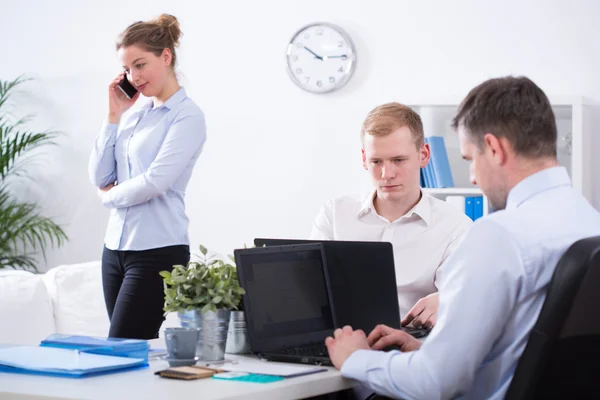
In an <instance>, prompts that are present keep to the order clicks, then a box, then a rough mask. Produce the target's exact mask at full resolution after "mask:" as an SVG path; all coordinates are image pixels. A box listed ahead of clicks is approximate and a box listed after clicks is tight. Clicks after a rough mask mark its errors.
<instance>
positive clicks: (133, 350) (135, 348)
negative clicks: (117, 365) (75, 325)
mask: <svg viewBox="0 0 600 400" xmlns="http://www.w3.org/2000/svg"><path fill="white" fill-rule="evenodd" d="M40 346H43V347H59V348H64V349H77V350H79V351H82V352H86V353H91V354H104V355H110V356H117V357H133V358H143V359H145V360H146V361H148V350H149V348H150V345H149V344H148V342H147V341H145V340H139V339H120V338H102V337H93V336H82V335H62V334H54V335H50V336H48V337H47V338H46V339H44V340H42V342H41V343H40Z"/></svg>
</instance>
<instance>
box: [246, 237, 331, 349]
mask: <svg viewBox="0 0 600 400" xmlns="http://www.w3.org/2000/svg"><path fill="white" fill-rule="evenodd" d="M236 257H237V259H236V262H237V264H238V273H239V275H240V281H241V283H242V286H243V287H244V289H245V290H246V295H245V296H244V302H245V310H246V319H247V323H248V325H249V326H248V329H249V333H250V335H251V336H253V338H251V341H252V342H255V343H256V342H257V341H260V342H263V343H266V342H269V343H271V342H272V343H279V345H283V346H296V345H299V344H303V343H302V342H306V343H310V342H311V341H321V340H322V339H323V338H324V337H325V336H327V335H329V334H331V332H332V331H333V328H334V326H333V318H332V312H331V307H330V304H329V296H328V294H327V287H326V283H325V275H324V269H323V258H322V250H321V247H320V246H319V245H300V246H278V248H257V249H245V250H241V251H239V252H237V253H236ZM252 339H254V340H252ZM276 347H277V346H276ZM253 350H254V349H253Z"/></svg>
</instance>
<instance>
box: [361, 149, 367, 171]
mask: <svg viewBox="0 0 600 400" xmlns="http://www.w3.org/2000/svg"><path fill="white" fill-rule="evenodd" d="M360 152H361V154H362V165H363V168H364V169H367V170H368V168H367V155H366V154H365V149H360Z"/></svg>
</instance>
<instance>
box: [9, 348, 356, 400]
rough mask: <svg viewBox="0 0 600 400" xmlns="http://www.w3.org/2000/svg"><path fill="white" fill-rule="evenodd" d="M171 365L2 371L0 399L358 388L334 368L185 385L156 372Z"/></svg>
mask: <svg viewBox="0 0 600 400" xmlns="http://www.w3.org/2000/svg"><path fill="white" fill-rule="evenodd" d="M153 342H154V341H151V343H152V344H154V343H156V342H154V343H153ZM157 347H164V345H163V346H160V344H159V345H158V346H157ZM233 357H250V356H230V355H226V358H233ZM167 367H168V363H167V362H166V361H164V360H153V361H150V367H149V368H143V369H138V370H134V371H126V372H120V373H114V374H108V375H101V376H95V377H89V378H81V379H73V378H56V377H49V376H40V375H25V374H8V373H0V400H8V399H10V400H58V399H61V400H73V399H99V400H100V399H101V400H119V399H127V400H151V399H165V400H166V399H173V400H188V399H189V400H191V399H202V400H204V399H206V400H210V399H215V400H216V399H218V400H225V399H299V398H305V397H311V396H317V395H320V394H324V393H331V392H336V391H339V390H344V389H348V388H351V387H353V386H354V385H355V384H356V383H355V382H354V381H351V380H348V379H345V378H343V377H342V375H341V374H340V372H339V371H337V370H336V369H335V368H332V367H327V372H320V373H317V374H311V375H306V376H299V377H296V378H288V379H284V380H283V381H279V382H273V383H267V384H259V383H249V382H231V381H222V380H217V379H212V378H207V379H198V380H193V381H182V380H175V379H166V378H161V377H159V376H156V375H154V374H153V373H154V371H158V370H161V369H165V368H167Z"/></svg>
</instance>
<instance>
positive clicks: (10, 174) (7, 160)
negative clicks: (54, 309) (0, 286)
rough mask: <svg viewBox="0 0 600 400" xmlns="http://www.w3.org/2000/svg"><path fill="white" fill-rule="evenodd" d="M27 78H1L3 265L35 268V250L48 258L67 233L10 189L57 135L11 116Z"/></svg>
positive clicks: (0, 226)
mask: <svg viewBox="0 0 600 400" xmlns="http://www.w3.org/2000/svg"><path fill="white" fill-rule="evenodd" d="M28 80H29V79H28V78H25V77H23V76H19V77H18V78H17V79H15V80H13V81H2V80H0V268H23V269H31V270H36V269H37V268H36V265H35V262H34V260H35V258H34V255H35V253H37V252H40V253H41V254H42V255H43V256H44V258H45V257H46V249H47V248H49V247H53V246H61V245H62V244H64V243H65V242H66V240H67V236H66V234H65V232H64V230H63V229H62V228H61V227H60V226H59V225H58V224H56V223H55V222H53V221H52V220H51V219H50V218H46V217H43V216H42V215H41V214H40V209H39V206H38V205H37V204H32V203H27V202H23V201H21V200H17V199H16V198H14V197H13V196H12V195H11V194H9V191H8V186H7V179H8V178H14V179H17V178H23V177H27V172H26V171H25V170H24V169H23V168H22V167H23V166H24V165H25V163H26V162H27V161H28V160H31V157H29V156H30V155H31V152H32V150H34V149H36V148H39V147H41V146H47V145H53V144H55V142H54V139H55V138H56V136H57V135H58V133H56V132H50V131H46V132H32V131H29V130H27V129H26V128H25V124H26V123H27V122H28V121H29V120H30V119H31V118H30V117H28V116H26V117H23V118H20V119H17V120H13V119H12V118H11V113H10V112H9V107H10V105H9V103H8V101H9V99H10V98H11V97H12V95H13V94H14V93H15V92H16V90H17V89H18V87H19V85H21V84H23V83H24V82H26V81H28Z"/></svg>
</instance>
